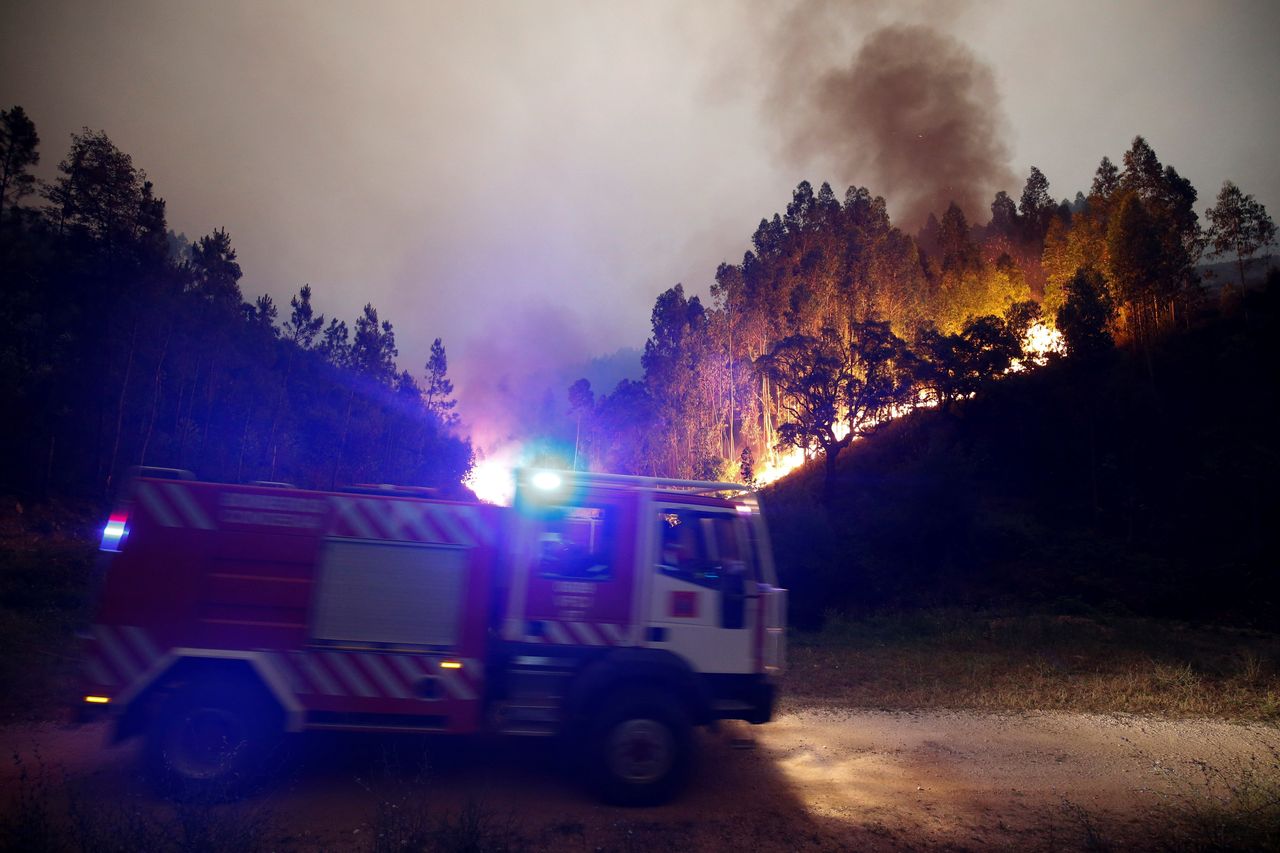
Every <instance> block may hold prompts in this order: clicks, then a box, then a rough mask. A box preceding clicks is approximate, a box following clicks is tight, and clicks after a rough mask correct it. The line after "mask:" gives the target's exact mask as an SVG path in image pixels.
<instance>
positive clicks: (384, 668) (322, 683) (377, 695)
mask: <svg viewBox="0 0 1280 853" xmlns="http://www.w3.org/2000/svg"><path fill="white" fill-rule="evenodd" d="M267 657H268V659H269V660H270V662H271V664H272V666H273V667H274V668H275V669H276V670H277V671H279V672H280V673H281V674H282V675H284V676H285V677H286V678H287V680H288V683H289V686H290V688H291V689H292V690H293V692H294V693H295V694H296V695H300V696H305V695H313V696H346V697H359V698H363V699H422V698H423V697H422V696H421V695H420V694H419V693H418V690H417V686H418V683H419V682H421V681H422V679H424V678H435V679H436V680H437V681H438V682H439V684H440V687H441V691H442V693H443V695H441V696H437V697H435V698H436V699H457V700H461V701H471V700H474V699H477V698H479V696H480V692H481V691H480V678H481V667H480V662H479V661H476V660H472V659H470V658H465V659H461V660H459V661H457V662H460V663H461V664H462V667H461V668H460V669H453V668H449V669H446V668H444V667H443V666H441V663H442V659H441V658H438V657H425V656H422V655H403V654H382V653H372V652H350V651H318V650H317V651H298V652H271V653H267Z"/></svg>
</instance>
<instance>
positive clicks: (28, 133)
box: [0, 106, 40, 221]
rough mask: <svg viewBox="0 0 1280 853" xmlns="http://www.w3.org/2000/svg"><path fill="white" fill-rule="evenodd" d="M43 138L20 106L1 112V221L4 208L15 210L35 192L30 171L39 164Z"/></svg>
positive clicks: (33, 179)
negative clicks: (41, 138) (39, 149)
mask: <svg viewBox="0 0 1280 853" xmlns="http://www.w3.org/2000/svg"><path fill="white" fill-rule="evenodd" d="M39 145H40V137H39V135H37V134H36V126H35V124H33V123H32V121H31V119H29V118H27V114H26V112H25V111H24V110H23V109H22V107H20V106H15V107H13V108H12V109H8V110H3V111H0V221H3V219H4V208H5V207H6V206H8V207H15V206H16V205H17V204H18V202H20V201H22V199H23V198H24V197H25V196H27V195H30V193H31V191H32V190H33V189H35V184H36V178H35V175H32V174H30V172H29V171H28V170H29V169H30V168H31V167H32V166H35V165H36V164H38V163H39V162H40V152H39V151H38V150H37V149H38V148H39Z"/></svg>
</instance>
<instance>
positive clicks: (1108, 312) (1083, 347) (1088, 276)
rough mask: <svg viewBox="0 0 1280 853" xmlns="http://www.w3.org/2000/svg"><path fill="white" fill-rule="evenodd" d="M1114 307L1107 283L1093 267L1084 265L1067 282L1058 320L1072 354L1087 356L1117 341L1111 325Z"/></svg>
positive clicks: (1081, 356) (1059, 327)
mask: <svg viewBox="0 0 1280 853" xmlns="http://www.w3.org/2000/svg"><path fill="white" fill-rule="evenodd" d="M1113 313H1114V308H1113V307H1112V304H1111V299H1110V297H1109V296H1108V295H1107V284H1106V282H1105V281H1103V278H1102V275H1101V274H1100V273H1099V272H1097V270H1094V269H1093V268H1092V267H1081V269H1080V270H1079V271H1078V272H1077V273H1076V274H1075V277H1074V278H1072V279H1071V281H1070V282H1069V283H1068V284H1067V287H1066V300H1065V301H1064V302H1063V303H1062V307H1061V308H1059V309H1058V315H1057V318H1056V323H1057V327H1058V331H1060V332H1061V333H1062V338H1063V341H1064V343H1065V344H1066V348H1067V354H1068V355H1069V356H1071V357H1072V358H1087V357H1091V356H1094V355H1097V354H1098V353H1101V352H1105V351H1107V350H1109V349H1111V347H1112V346H1113V345H1114V343H1113V341H1112V339H1111V332H1109V331H1108V330H1107V326H1108V325H1109V324H1110V322H1111V316H1112V314H1113Z"/></svg>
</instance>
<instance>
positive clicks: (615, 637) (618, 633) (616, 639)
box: [600, 622, 625, 646]
mask: <svg viewBox="0 0 1280 853" xmlns="http://www.w3.org/2000/svg"><path fill="white" fill-rule="evenodd" d="M600 630H601V631H603V632H604V640H605V642H606V643H608V644H609V645H611V646H621V645H622V644H623V643H624V641H625V638H624V637H623V631H622V626H621V625H614V624H613V623H611V622H610V623H605V624H604V625H601V626H600Z"/></svg>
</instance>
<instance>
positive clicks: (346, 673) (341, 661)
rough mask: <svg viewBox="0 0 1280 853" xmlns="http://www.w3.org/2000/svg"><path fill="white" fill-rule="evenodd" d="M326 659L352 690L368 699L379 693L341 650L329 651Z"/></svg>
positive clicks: (344, 683) (345, 684)
mask: <svg viewBox="0 0 1280 853" xmlns="http://www.w3.org/2000/svg"><path fill="white" fill-rule="evenodd" d="M325 660H327V661H328V662H329V663H330V664H331V665H332V666H333V669H334V671H335V672H337V674H338V679H339V680H340V681H341V682H342V683H343V686H345V687H347V688H349V689H350V690H354V691H355V692H356V693H357V694H359V695H360V696H363V697H365V698H366V699H367V698H370V697H372V696H377V695H378V694H377V693H375V692H374V691H373V689H372V688H370V687H369V683H368V682H367V681H365V680H364V676H362V675H361V674H360V673H358V672H356V668H355V667H354V666H353V665H352V663H351V661H350V660H348V659H347V656H346V655H344V654H342V653H341V652H329V653H328V654H326V655H325Z"/></svg>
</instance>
